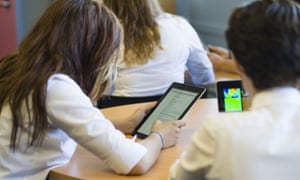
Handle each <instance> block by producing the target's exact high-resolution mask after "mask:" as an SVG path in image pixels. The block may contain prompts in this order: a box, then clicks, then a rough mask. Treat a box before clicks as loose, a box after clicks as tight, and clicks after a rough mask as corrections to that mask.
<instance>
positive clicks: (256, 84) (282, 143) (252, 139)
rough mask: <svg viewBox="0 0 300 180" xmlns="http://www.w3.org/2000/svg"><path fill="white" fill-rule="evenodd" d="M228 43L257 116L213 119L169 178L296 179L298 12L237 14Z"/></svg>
mask: <svg viewBox="0 0 300 180" xmlns="http://www.w3.org/2000/svg"><path fill="white" fill-rule="evenodd" d="M226 38H227V42H228V46H229V48H230V49H231V50H232V52H233V55H234V60H233V61H234V63H235V64H236V67H237V69H238V71H239V73H240V74H241V78H242V80H243V83H244V86H245V88H246V89H247V91H248V92H250V94H251V95H252V96H253V102H252V105H251V109H250V110H249V111H245V112H242V113H222V114H217V115H213V116H210V117H209V118H208V120H207V121H205V122H204V125H203V127H202V128H201V129H199V130H198V131H197V132H196V133H195V134H194V136H193V138H192V144H191V145H190V146H189V148H188V149H187V151H186V152H185V153H184V154H182V156H181V157H180V159H179V160H178V161H177V162H176V163H175V164H174V165H173V166H172V168H171V172H170V179H172V180H175V179H184V180H189V179H214V180H269V179H270V180H271V179H272V180H282V179H288V180H298V179H299V177H300V171H299V165H300V141H299V138H298V137H299V136H300V93H299V90H298V89H297V87H299V84H300V7H299V5H298V4H297V3H295V2H294V1H291V0H260V1H253V2H252V3H248V4H246V5H244V6H242V7H239V8H236V9H235V10H234V11H233V14H232V15H231V18H230V21H229V28H228V30H227V32H226Z"/></svg>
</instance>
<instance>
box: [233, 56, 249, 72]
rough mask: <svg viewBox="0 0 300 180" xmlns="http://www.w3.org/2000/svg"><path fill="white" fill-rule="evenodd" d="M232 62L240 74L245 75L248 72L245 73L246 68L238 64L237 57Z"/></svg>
mask: <svg viewBox="0 0 300 180" xmlns="http://www.w3.org/2000/svg"><path fill="white" fill-rule="evenodd" d="M232 61H233V63H234V65H235V68H236V69H237V71H238V73H239V74H245V73H246V72H245V68H244V67H243V66H242V65H241V64H240V63H238V62H237V61H236V58H235V56H234V58H233V59H232Z"/></svg>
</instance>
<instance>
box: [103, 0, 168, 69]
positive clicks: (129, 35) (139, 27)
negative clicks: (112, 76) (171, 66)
mask: <svg viewBox="0 0 300 180" xmlns="http://www.w3.org/2000/svg"><path fill="white" fill-rule="evenodd" d="M103 2H104V4H105V5H106V6H107V7H109V8H110V9H111V10H112V11H113V12H114V13H115V14H116V15H117V17H118V18H119V20H120V21H121V23H122V25H123V28H124V34H125V35H124V45H125V59H124V61H125V63H126V64H127V65H128V66H131V65H140V64H146V63H147V62H148V60H149V59H151V58H154V57H155V53H156V51H157V50H158V49H160V48H161V44H160V33H159V28H158V24H157V23H156V20H155V17H157V16H158V15H160V14H161V13H162V10H161V8H160V5H159V3H158V1H157V0H103Z"/></svg>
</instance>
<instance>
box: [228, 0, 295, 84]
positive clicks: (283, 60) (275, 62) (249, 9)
mask: <svg viewBox="0 0 300 180" xmlns="http://www.w3.org/2000/svg"><path fill="white" fill-rule="evenodd" d="M226 37H227V42H228V47H229V48H230V49H231V50H232V51H233V53H234V55H235V57H236V59H237V61H238V63H239V64H241V65H242V66H243V67H244V69H245V71H246V74H247V75H248V76H249V77H250V78H251V79H252V82H253V85H254V87H255V88H256V89H257V90H264V89H268V88H272V87H275V86H286V85H290V86H296V84H297V81H299V77H300V7H299V4H297V3H296V2H294V1H292V0H261V1H254V2H252V3H250V4H246V5H244V6H241V7H238V8H236V9H235V10H234V11H233V13H232V15H231V17H230V20H229V28H228V30H227V32H226Z"/></svg>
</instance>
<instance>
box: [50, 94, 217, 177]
mask: <svg viewBox="0 0 300 180" xmlns="http://www.w3.org/2000/svg"><path fill="white" fill-rule="evenodd" d="M140 105H141V104H133V105H124V106H118V107H112V108H106V109H103V110H102V112H103V113H104V114H105V116H107V117H108V118H109V117H111V116H115V115H129V114H130V113H131V112H133V111H134V110H135V109H136V108H138V107H139V106H140ZM217 111H218V110H217V100H216V99H199V100H197V102H196V103H195V104H194V105H193V106H192V108H191V109H190V110H189V112H188V113H187V114H186V115H185V116H184V118H183V119H185V120H186V122H187V125H186V126H185V127H184V128H183V130H182V132H181V133H180V135H179V142H178V144H177V145H176V146H174V147H171V148H167V149H164V150H162V152H161V154H160V157H159V158H158V161H157V162H156V164H155V165H154V167H153V168H152V169H151V170H150V171H149V172H148V173H147V174H145V175H143V176H120V175H116V174H115V173H113V172H112V170H110V169H109V168H108V167H107V166H105V165H104V164H103V162H102V161H101V160H100V159H98V158H97V157H96V156H94V155H93V154H91V153H90V152H88V151H87V150H85V149H83V148H82V147H80V146H78V148H77V151H76V152H75V154H74V156H73V158H72V159H71V161H70V162H69V163H68V164H67V165H65V166H62V167H58V168H55V169H53V170H52V171H51V172H50V177H51V178H54V179H55V180H62V179H63V180H74V179H87V180H96V179H97V180H98V179H105V180H111V179H118V180H120V179H121V180H122V179H145V180H162V179H167V177H168V172H169V168H170V166H171V165H172V163H173V162H174V161H175V160H176V159H177V158H178V157H179V155H180V153H181V152H183V151H184V150H185V149H186V148H187V146H188V144H189V143H190V142H191V135H192V134H193V132H194V131H195V130H196V129H198V128H199V127H200V126H201V124H202V122H203V120H204V119H205V116H207V115H208V114H211V113H216V112H217ZM133 151H134V150H133Z"/></svg>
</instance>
